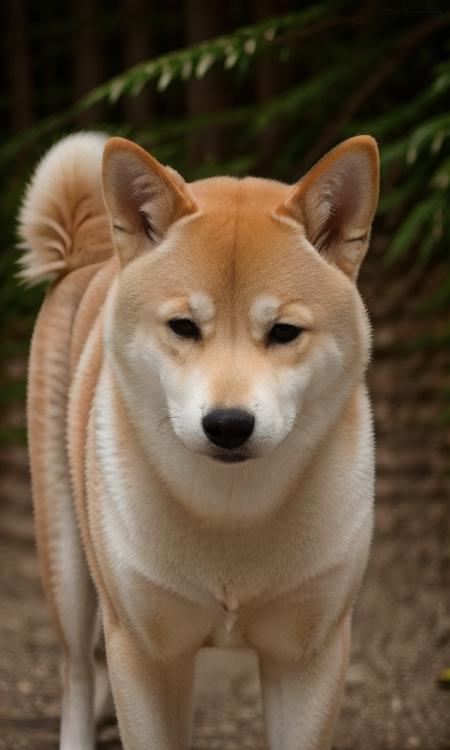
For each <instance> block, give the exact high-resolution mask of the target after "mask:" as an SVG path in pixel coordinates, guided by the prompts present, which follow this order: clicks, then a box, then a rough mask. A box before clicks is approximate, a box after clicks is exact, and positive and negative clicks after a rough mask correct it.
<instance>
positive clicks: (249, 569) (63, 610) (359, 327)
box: [20, 134, 378, 750]
mask: <svg viewBox="0 0 450 750" xmlns="http://www.w3.org/2000/svg"><path fill="white" fill-rule="evenodd" d="M103 146H104V140H103V139H102V137H101V136H98V135H95V134H81V135H76V136H72V137H70V138H68V139H66V140H64V141H62V142H61V143H59V144H57V145H56V146H55V147H54V148H53V149H52V150H51V151H50V152H49V154H48V155H47V156H46V157H45V159H44V160H43V161H42V162H41V164H40V166H39V167H38V170H37V171H36V173H35V176H34V178H33V180H32V182H31V184H30V187H29V188H28V192H27V195H26V197H25V202H24V205H23V207H22V212H21V217H20V227H21V236H22V239H23V243H24V246H25V247H26V254H25V256H24V258H23V261H22V264H23V271H22V276H23V278H24V279H26V280H27V281H28V282H34V281H39V280H40V279H42V278H44V277H53V278H54V277H57V280H56V282H55V284H54V285H53V287H52V288H51V290H50V291H49V293H48V295H47V297H46V300H45V302H44V305H43V307H42V310H41V312H40V315H39V319H38V321H37V324H36V330H35V333H34V337H33V344H32V352H31V358H30V390H29V402H28V414H29V436H30V457H31V468H32V479H33V495H34V502H35V510H36V531H37V539H38V545H39V552H40V560H41V567H42V574H43V580H44V586H45V590H46V594H47V598H48V602H49V607H50V611H51V614H52V617H53V620H54V623H55V626H56V628H57V630H58V632H59V636H60V640H61V645H62V649H63V672H62V673H63V709H62V725H61V745H60V747H61V750H93V748H94V744H95V731H94V730H95V727H94V722H95V715H94V713H95V712H94V704H95V700H96V687H95V679H96V678H95V675H96V674H97V675H100V676H101V665H98V664H96V663H95V660H94V656H93V653H94V646H95V642H96V639H97V637H98V618H97V597H98V600H99V603H100V608H99V611H100V616H101V617H100V619H101V622H102V625H103V629H104V633H105V640H106V649H107V660H108V671H109V677H110V680H111V685H112V691H113V695H114V701H115V706H116V711H117V716H118V720H119V728H120V733H121V737H122V742H123V745H124V748H125V750H144V748H145V749H146V750H148V749H149V748H152V749H153V748H154V750H187V748H188V747H189V743H190V737H191V728H192V727H191V724H192V721H191V713H192V710H191V709H192V686H193V679H194V663H195V658H196V654H197V653H198V651H199V649H201V648H204V647H207V646H220V647H224V648H226V647H230V646H238V647H247V648H251V649H254V650H255V652H256V654H257V658H258V662H259V666H260V674H261V687H262V695H263V702H264V718H265V727H266V737H267V745H268V748H270V750H325V749H326V748H329V747H330V744H331V739H332V732H333V726H334V722H335V719H336V717H337V714H338V711H339V706H340V703H341V700H342V693H343V688H344V684H345V673H346V665H347V662H348V657H349V647H350V624H351V613H352V607H353V603H354V600H355V597H356V594H357V591H358V588H359V585H360V582H361V578H362V575H363V572H364V569H365V566H366V561H367V556H368V550H369V545H370V539H371V533H372V501H373V468H374V460H373V435H372V420H371V413H370V406H369V401H368V397H367V393H366V388H365V385H364V374H365V370H366V367H367V363H368V358H369V350H370V329H369V323H368V319H367V315H366V312H365V309H364V305H363V303H362V301H361V299H360V296H359V294H358V291H357V287H356V278H357V273H358V269H359V266H360V263H361V262H362V260H363V257H364V254H365V252H366V250H367V247H368V242H369V237H370V227H371V223H372V219H373V215H374V212H375V208H376V203H377V197H378V157H377V149H376V145H375V142H374V141H373V139H371V138H369V137H368V136H360V137H357V138H354V139H350V140H349V141H346V142H345V143H343V144H341V145H340V146H338V147H337V148H336V149H334V150H333V151H332V152H330V153H329V154H328V155H327V156H326V157H325V158H324V159H323V160H322V161H321V162H319V164H318V165H316V167H314V168H313V169H312V170H311V171H310V172H309V173H308V174H307V175H306V176H305V177H304V178H303V179H302V180H301V181H300V182H299V183H297V185H295V186H293V187H289V186H286V185H283V184H281V183H277V182H272V181H268V180H260V179H255V178H246V179H245V180H235V179H232V178H214V179H209V180H204V181H199V182H196V183H192V184H190V185H187V184H186V183H185V182H184V180H183V179H182V178H181V177H180V175H178V174H177V173H176V172H174V171H173V170H170V169H168V168H166V167H163V166H162V165H160V164H159V163H158V162H157V161H156V160H155V159H153V158H152V157H151V156H150V155H148V154H146V152H144V151H143V150H142V149H140V148H139V147H138V146H136V145H135V144H132V143H130V142H128V141H124V140H123V139H111V140H110V141H108V142H107V145H106V148H105V152H104V156H103V177H102V183H103V193H104V199H105V204H106V207H107V211H106V210H105V209H104V204H103V201H102V197H101V188H100V185H101V178H100V164H101V160H102V153H103ZM108 215H109V218H108ZM108 222H110V224H111V235H109V228H108V226H107V223H108ZM109 238H111V239H109ZM179 318H183V319H189V320H190V321H192V324H195V326H196V327H197V328H196V330H197V331H198V336H196V337H195V336H194V337H193V338H185V337H182V336H181V335H180V334H177V333H176V332H174V330H173V329H172V328H171V324H169V321H173V320H174V319H179ZM280 324H282V325H283V324H284V325H286V324H288V325H290V326H294V327H295V334H296V337H294V339H293V340H292V341H290V342H288V343H276V342H274V339H273V337H272V336H273V333H272V331H273V327H274V326H279V325H280ZM297 334H298V335H297ZM217 408H221V409H231V408H239V409H241V410H242V409H244V410H245V411H246V412H247V413H251V414H252V415H253V417H254V428H253V431H252V432H251V435H250V437H249V438H248V440H247V441H246V442H245V443H244V444H243V445H242V447H240V448H239V451H233V450H229V449H228V448H226V447H225V448H222V447H221V446H218V445H216V444H214V445H213V443H212V440H211V439H210V438H208V436H207V434H206V432H205V429H206V428H205V429H204V427H203V425H204V418H205V416H206V415H208V414H210V413H211V411H212V410H214V409H217ZM225 459H227V461H228V462H227V463H224V462H223V461H224V460H225ZM101 679H102V682H103V685H104V682H105V675H104V674H103V676H102V677H101ZM97 682H98V680H97ZM102 692H103V693H104V690H103V691H102ZM99 695H100V691H99V690H97V703H98V702H99Z"/></svg>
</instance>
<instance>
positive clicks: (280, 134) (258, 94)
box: [253, 0, 297, 174]
mask: <svg viewBox="0 0 450 750" xmlns="http://www.w3.org/2000/svg"><path fill="white" fill-rule="evenodd" d="M296 5H297V4H296V3H295V1H293V0H253V13H254V21H255V23H256V22H258V21H263V20H265V19H267V18H271V17H272V16H276V15H279V14H282V13H289V11H291V10H293V9H294V8H295V7H296ZM276 54H277V55H278V54H279V50H277V53H276ZM293 82H294V71H293V66H292V64H290V63H289V62H288V61H284V62H282V61H281V60H280V59H279V57H278V56H277V57H275V53H274V52H267V53H266V54H265V55H263V56H262V57H261V58H260V60H258V62H257V65H256V70H255V77H254V83H255V99H256V101H257V102H258V103H260V104H264V102H268V101H270V99H273V98H274V97H276V96H278V95H279V94H281V92H282V91H285V90H286V89H288V88H289V86H291V85H292V84H293ZM287 134H288V126H286V124H285V123H283V122H280V121H277V122H271V123H270V124H269V125H268V126H267V127H266V128H265V130H263V131H262V133H261V134H260V137H259V151H260V158H259V159H258V165H257V168H256V172H259V173H262V174H263V173H267V170H268V169H270V166H271V162H272V161H273V155H274V154H275V153H276V152H277V151H278V150H279V149H280V148H282V147H283V143H284V142H285V139H286V136H287Z"/></svg>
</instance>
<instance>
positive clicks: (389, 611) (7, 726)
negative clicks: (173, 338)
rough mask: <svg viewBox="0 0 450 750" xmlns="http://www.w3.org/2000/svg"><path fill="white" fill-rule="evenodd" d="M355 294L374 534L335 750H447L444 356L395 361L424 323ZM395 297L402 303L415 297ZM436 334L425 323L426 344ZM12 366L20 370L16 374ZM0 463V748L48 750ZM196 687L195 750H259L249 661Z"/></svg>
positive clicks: (4, 456)
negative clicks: (367, 394)
mask: <svg viewBox="0 0 450 750" xmlns="http://www.w3.org/2000/svg"><path fill="white" fill-rule="evenodd" d="M364 284H365V285H366V287H367V289H368V294H366V296H368V297H369V308H370V309H371V311H372V317H373V318H375V320H378V323H377V326H376V336H375V358H374V363H373V364H372V367H371V374H370V382H371V389H372V392H373V394H374V411H375V417H376V425H377V444H378V484H377V512H376V533H375V539H374V544H373V550H372V556H371V561H370V565H369V569H368V572H367V576H366V579H365V581H364V584H363V588H362V591H361V595H360V597H359V600H358V603H357V607H356V612H355V620H354V635H353V645H352V659H351V667H350V670H349V674H348V681H347V692H346V699H345V705H344V708H343V711H342V713H341V715H340V718H339V723H338V726H337V731H336V735H335V744H334V747H335V748H336V750H414V749H415V748H418V749H420V750H450V691H446V690H444V689H442V687H440V686H439V684H438V677H439V674H440V672H441V671H442V670H443V668H445V667H450V507H449V496H450V493H449V490H450V480H449V469H450V452H449V446H450V436H449V430H448V425H447V426H446V425H445V424H443V423H442V420H441V415H442V409H443V403H442V393H443V390H444V384H445V380H446V378H447V377H448V372H449V367H450V354H448V353H445V352H442V351H440V352H437V351H434V350H432V349H429V350H425V351H422V352H421V353H417V352H412V353H409V354H406V355H402V356H400V355H399V354H398V348H399V347H398V344H399V342H401V341H402V340H403V339H405V338H407V337H408V335H409V334H410V332H411V327H415V329H416V330H417V332H418V333H419V334H420V332H421V330H422V329H421V328H420V326H422V327H423V325H424V324H423V321H422V322H421V321H420V319H419V316H418V315H417V314H416V313H415V312H413V306H412V305H411V306H410V308H408V306H405V305H403V304H402V306H401V314H400V313H397V312H396V297H395V294H396V290H395V289H391V290H390V297H389V301H388V300H386V298H385V296H384V295H383V289H382V287H381V286H380V285H379V284H378V286H377V282H374V284H373V285H371V280H370V276H368V275H367V274H366V277H365V280H364ZM411 284H412V285H413V284H414V279H412V282H411ZM403 291H404V289H403ZM407 291H408V298H412V297H413V296H414V294H413V291H414V290H413V291H411V289H409V290H407ZM400 292H401V289H400V287H399V292H398V294H397V304H398V305H400V302H401V300H402V294H401V293H400ZM444 324H445V321H440V320H436V321H435V326H436V329H437V332H439V330H440V328H441V326H442V325H444ZM447 325H448V322H447ZM14 367H15V368H16V370H19V371H20V369H21V367H23V363H22V365H21V364H20V363H17V362H16V363H14ZM15 419H17V415H16V417H15ZM19 419H23V417H22V416H20V415H19ZM0 460H1V480H0V492H1V505H0V652H1V654H0V750H53V749H54V748H57V738H58V721H59V719H58V717H59V680H58V656H57V646H56V642H55V637H54V634H53V632H52V630H51V628H50V625H49V619H48V615H47V611H46V607H45V603H44V600H43V595H42V591H41V588H40V583H39V575H38V566H37V560H36V551H35V546H34V541H33V525H32V512H31V499H30V492H29V483H28V473H27V457H26V451H25V449H24V448H22V447H9V448H7V449H4V450H3V451H2V453H1V455H0ZM224 660H225V661H226V662H227V663H228V669H227V675H226V676H223V674H222V669H221V667H222V666H223V663H224ZM202 675H203V676H202V680H201V686H200V689H199V694H198V697H197V700H196V715H195V737H194V743H193V749H194V750H214V748H215V749H216V750H232V749H233V748H235V749H236V750H237V749H238V748H239V749H242V750H244V749H245V748H249V749H250V748H253V749H254V750H263V748H264V747H265V745H264V740H263V734H262V722H261V704H260V696H259V686H258V682H257V678H256V672H255V668H254V663H253V661H252V659H251V655H250V656H249V655H247V654H245V653H244V654H243V653H242V652H236V653H235V654H225V655H224V654H223V653H220V652H219V653H218V654H216V658H215V662H214V663H213V664H212V665H209V667H208V669H203V671H202ZM100 737H101V742H100V745H99V747H101V748H102V750H106V749H108V750H113V749H114V750H115V749H116V748H119V747H120V745H119V743H118V739H117V731H116V728H115V727H114V725H113V724H111V725H109V726H106V727H103V729H102V730H101V734H100ZM299 750H300V749H299Z"/></svg>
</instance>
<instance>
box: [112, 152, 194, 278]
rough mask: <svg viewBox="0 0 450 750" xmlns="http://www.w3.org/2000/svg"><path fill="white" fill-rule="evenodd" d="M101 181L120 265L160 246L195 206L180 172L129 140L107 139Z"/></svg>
mask: <svg viewBox="0 0 450 750" xmlns="http://www.w3.org/2000/svg"><path fill="white" fill-rule="evenodd" d="M102 182H103V195H104V199H105V204H106V207H107V209H108V212H109V215H110V219H111V232H112V237H113V242H114V245H115V247H116V249H117V252H118V254H119V257H120V260H121V263H122V264H125V263H128V261H130V260H132V259H133V258H135V257H137V256H138V255H140V254H141V253H143V252H145V251H146V250H148V249H149V247H154V246H156V245H158V244H159V243H160V242H161V241H162V240H163V238H164V236H165V234H166V232H167V230H168V229H169V227H170V226H171V225H172V224H173V223H174V222H175V221H177V220H178V219H181V218H182V217H183V216H187V215H188V214H190V213H193V212H194V211H195V210H196V205H195V202H194V200H193V198H192V196H191V195H190V194H189V189H188V187H187V185H186V183H185V181H184V180H183V178H182V177H181V176H180V175H179V174H178V172H175V170H173V169H171V168H170V167H164V166H163V165H162V164H160V163H159V162H158V161H157V160H156V159H154V158H153V156H150V154H148V153H147V151H144V149H143V148H141V147H140V146H138V145H137V144H136V143H132V142H131V141H128V140H126V139H125V138H110V139H109V141H107V143H106V146H105V150H104V154H103V167H102Z"/></svg>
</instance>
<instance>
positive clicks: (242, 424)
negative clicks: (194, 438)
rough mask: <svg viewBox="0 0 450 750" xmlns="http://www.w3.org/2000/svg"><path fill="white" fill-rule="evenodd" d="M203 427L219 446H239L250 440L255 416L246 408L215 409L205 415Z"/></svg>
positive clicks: (230, 447)
mask: <svg viewBox="0 0 450 750" xmlns="http://www.w3.org/2000/svg"><path fill="white" fill-rule="evenodd" d="M202 425H203V429H204V431H205V432H206V434H207V435H208V437H209V439H210V440H211V442H212V443H214V445H218V446H219V448H228V449H229V450H232V449H233V448H239V447H240V446H241V445H244V443H245V442H246V441H247V440H248V438H249V437H250V435H251V434H252V432H253V428H254V426H255V417H254V416H253V414H250V413H249V412H248V411H244V409H213V410H212V411H210V412H208V414H207V415H206V416H205V417H203V420H202Z"/></svg>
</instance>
